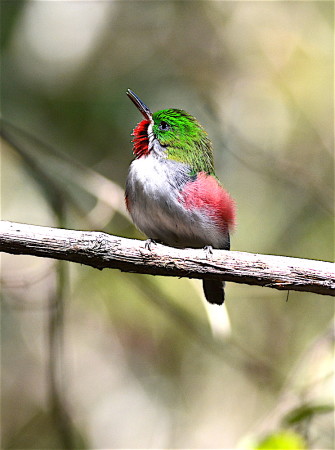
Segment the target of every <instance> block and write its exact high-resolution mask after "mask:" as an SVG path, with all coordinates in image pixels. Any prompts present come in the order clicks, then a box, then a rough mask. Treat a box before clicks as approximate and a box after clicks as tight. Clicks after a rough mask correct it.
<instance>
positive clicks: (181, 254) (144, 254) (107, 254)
mask: <svg viewBox="0 0 335 450" xmlns="http://www.w3.org/2000/svg"><path fill="white" fill-rule="evenodd" d="M0 251H2V252H6V253H12V254H25V255H33V256H40V257H45V258H53V259H62V260H66V261H72V262H77V263H80V264H85V265H88V266H92V267H95V268H97V269H104V268H111V269H119V270H121V271H124V272H136V273H147V274H151V275H165V276H177V277H188V278H208V279H217V280H226V281H233V282H235V283H244V284H250V285H258V286H266V287H271V288H275V289H280V290H294V291H306V292H314V293H316V294H322V295H331V296H335V265H334V264H333V263H330V262H324V261H315V260H309V259H299V258H289V257H284V256H272V255H260V254H253V253H245V252H236V251H225V250H213V254H212V255H211V256H210V257H207V256H206V253H205V252H204V250H202V249H176V248H172V247H166V246H164V245H160V244H157V245H153V246H152V248H151V250H148V249H146V248H145V246H144V242H143V241H139V240H134V239H126V238H122V237H118V236H112V235H109V234H106V233H102V232H96V231H76V230H66V229H60V228H49V227H41V226H36V225H26V224H19V223H13V222H5V221H2V222H0Z"/></svg>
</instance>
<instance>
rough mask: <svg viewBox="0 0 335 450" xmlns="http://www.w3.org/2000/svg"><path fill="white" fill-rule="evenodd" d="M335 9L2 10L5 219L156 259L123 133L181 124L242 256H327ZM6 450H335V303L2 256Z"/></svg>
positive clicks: (75, 5) (111, 6)
mask: <svg viewBox="0 0 335 450" xmlns="http://www.w3.org/2000/svg"><path fill="white" fill-rule="evenodd" d="M333 18H334V4H333V2H229V1H228V2H218V1H212V2H202V1H196V2H195V1H194V2H187V1H165V2H158V1H157V2H155V1H135V2H132V1H127V2H122V1H90V2H84V1H80V2H78V1H66V2H63V1H61V2H57V1H55V2H47V1H45V2H33V1H24V0H20V1H16V0H12V1H2V2H1V49H2V65H1V66H2V67H1V104H2V137H3V139H2V143H1V166H2V167H1V181H2V195H1V216H2V219H3V220H10V221H17V222H24V223H29V224H36V225H47V226H55V227H66V228H75V229H83V230H84V229H85V230H103V231H105V232H107V233H111V234H115V235H120V236H125V237H131V238H139V239H144V236H143V235H141V233H140V232H139V231H137V230H136V229H135V228H134V226H133V225H132V223H131V221H130V219H129V216H128V215H127V213H126V211H125V207H124V202H123V196H124V193H123V192H124V185H125V179H126V175H127V170H128V166H129V164H130V162H131V160H132V153H131V147H132V145H131V132H132V129H133V128H134V126H135V125H136V123H137V122H139V121H140V120H142V118H141V116H140V114H139V112H138V111H137V110H136V108H135V107H134V106H133V104H132V103H131V102H130V101H129V99H128V98H127V97H126V95H125V91H126V89H127V88H131V89H132V90H133V91H134V92H136V93H137V95H139V96H140V98H141V99H142V100H143V101H144V102H145V103H146V104H147V105H148V106H149V107H150V108H151V110H152V111H155V110H158V109H164V108H168V107H176V108H182V109H185V110H187V111H188V112H190V113H191V114H193V115H195V116H196V117H197V118H198V120H199V121H200V123H202V125H203V126H204V127H205V129H206V130H207V131H208V133H209V135H210V137H211V139H212V141H213V144H214V149H215V155H214V157H215V163H216V171H217V175H218V177H219V178H220V180H221V181H222V182H223V184H224V185H225V187H226V188H227V190H228V191H229V192H230V193H231V194H232V196H233V197H234V198H235V200H236V202H237V205H238V227H237V230H236V232H235V233H234V235H233V236H232V249H233V250H240V251H247V252H256V253H267V254H277V255H286V256H294V257H300V258H311V259H318V260H326V261H331V260H332V258H333V244H334V242H333V210H332V209H333V200H334V198H333V181H334V180H333V167H334V162H333V124H334V114H333V99H334V92H333V63H334V61H333V57H334V53H333V28H334V27H333V25H334V23H333V20H334V19H333ZM1 262H2V267H1V300H2V303H1V312H2V314H1V325H2V327H1V341H2V352H1V358H2V361H1V362H2V365H1V367H2V387H1V393H2V448H4V449H5V448H15V449H17V448H20V449H23V448H27V449H28V448H29V449H30V448H31V449H33V448H34V449H49V448H50V449H52V448H57V449H60V448H69V449H72V448H82V449H85V448H87V449H100V448H101V449H102V448H104V449H107V448H243V449H244V448H296V449H298V448H315V449H330V448H333V445H334V430H333V419H334V415H333V411H332V405H333V402H334V391H333V382H334V376H333V363H334V360H333V322H332V320H333V316H334V306H333V299H332V298H330V297H326V296H318V295H315V294H310V293H304V292H290V294H289V296H288V297H287V293H286V292H284V291H276V290H272V289H267V288H259V287H254V286H247V285H238V284H232V283H229V284H228V286H227V288H226V299H227V300H226V304H225V308H221V309H216V310H215V311H214V313H213V311H212V316H213V314H214V315H215V316H216V318H217V323H218V324H219V329H218V325H217V326H216V327H214V331H213V328H212V326H211V323H212V322H211V321H210V320H209V316H208V314H207V311H206V308H205V306H204V303H203V300H202V293H201V288H200V286H201V283H200V281H196V280H187V279H174V278H163V277H150V276H144V275H136V274H130V273H121V272H119V271H116V270H114V271H112V270H104V271H103V272H100V271H98V270H94V269H92V268H89V267H84V266H80V265H75V264H70V263H64V262H61V263H60V262H56V261H53V260H48V259H39V258H33V257H26V256H13V255H7V254H3V255H2V259H1Z"/></svg>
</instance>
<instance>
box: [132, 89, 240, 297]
mask: <svg viewBox="0 0 335 450" xmlns="http://www.w3.org/2000/svg"><path fill="white" fill-rule="evenodd" d="M126 93H127V96H128V97H129V98H130V100H131V101H132V102H133V103H134V104H135V106H136V107H137V108H138V110H139V111H140V112H141V114H142V116H143V117H144V119H143V120H142V121H140V122H139V123H138V124H137V125H136V127H135V128H134V130H133V133H132V136H133V140H132V143H133V154H134V160H133V161H132V162H131V164H130V166H129V171H128V175H127V179H126V188H125V202H126V206H127V209H128V211H129V213H130V216H131V218H132V221H133V222H134V224H135V226H136V227H137V228H138V229H139V230H140V231H142V232H143V233H144V234H145V235H146V236H147V237H148V238H149V239H148V241H147V242H148V243H149V248H150V244H151V243H154V242H155V243H156V242H160V243H162V244H165V245H168V246H171V247H177V248H204V249H205V250H206V252H207V253H208V254H210V253H212V249H213V248H214V249H224V250H230V232H231V231H233V230H234V228H235V218H236V204H235V201H234V200H233V199H232V197H231V196H230V194H229V193H228V192H227V191H226V190H225V189H224V187H223V186H222V184H221V183H220V181H219V180H218V178H217V177H216V175H215V171H214V161H213V149H212V143H211V141H210V139H209V137H208V134H207V133H206V131H205V130H204V128H203V127H202V126H201V125H200V123H199V122H198V121H197V120H196V118H195V117H193V116H192V115H191V114H189V113H187V112H186V111H184V110H182V109H175V108H169V109H163V110H159V111H157V112H155V113H152V112H151V111H150V109H149V108H148V107H147V106H146V105H145V104H144V103H143V102H142V100H141V99H140V98H139V97H138V96H137V95H136V94H135V93H134V92H133V91H131V90H130V89H128V90H127V92H126ZM224 285H225V284H224V282H222V281H221V280H212V279H203V290H204V294H205V298H206V300H207V301H208V302H209V303H212V304H217V305H221V304H222V303H223V302H224V299H225V293H224Z"/></svg>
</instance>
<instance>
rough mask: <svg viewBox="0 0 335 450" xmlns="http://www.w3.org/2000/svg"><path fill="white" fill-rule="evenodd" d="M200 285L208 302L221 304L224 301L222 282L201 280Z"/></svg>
mask: <svg viewBox="0 0 335 450" xmlns="http://www.w3.org/2000/svg"><path fill="white" fill-rule="evenodd" d="M202 286H203V289H204V294H205V297H206V300H207V301H208V302H209V303H214V304H216V305H222V303H223V302H224V286H225V283H224V282H222V281H216V280H203V281H202Z"/></svg>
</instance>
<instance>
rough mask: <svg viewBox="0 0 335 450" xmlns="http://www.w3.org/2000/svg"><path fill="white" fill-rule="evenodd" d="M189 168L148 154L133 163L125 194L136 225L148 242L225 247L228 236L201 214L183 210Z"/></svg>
mask: <svg viewBox="0 0 335 450" xmlns="http://www.w3.org/2000/svg"><path fill="white" fill-rule="evenodd" d="M188 172H189V168H188V167H187V166H186V165H185V164H182V163H178V162H176V161H171V160H165V159H162V158H157V157H155V156H152V155H151V154H149V155H148V156H144V157H142V158H139V159H136V160H134V161H133V162H132V164H131V166H130V168H129V174H128V178H127V188H126V194H127V196H128V204H129V211H130V214H131V216H132V219H133V221H134V223H135V225H136V226H137V227H138V228H139V229H140V230H141V231H142V232H143V233H145V234H146V235H147V236H148V237H149V238H151V239H156V240H159V241H162V242H164V243H165V244H167V245H171V246H176V247H204V246H206V245H212V246H213V247H216V248H220V247H221V248H222V247H224V246H225V243H226V239H227V235H226V233H222V230H220V229H219V227H218V226H217V225H216V224H215V223H214V222H213V220H212V219H211V218H209V217H208V215H206V214H204V212H203V211H199V210H190V209H186V208H185V207H184V206H183V204H182V203H181V202H180V189H182V187H183V185H184V184H185V183H186V182H187V181H189V179H190V177H189V175H188Z"/></svg>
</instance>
